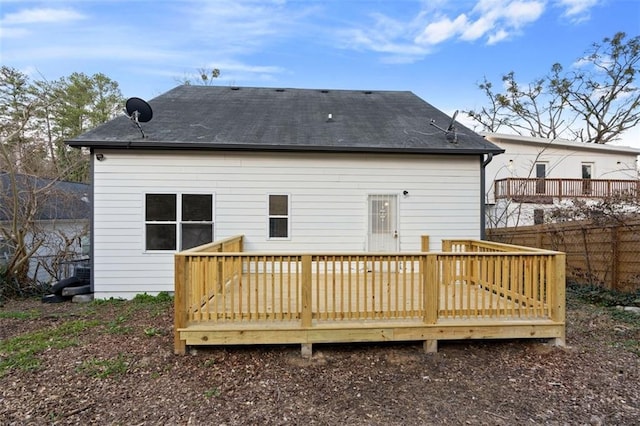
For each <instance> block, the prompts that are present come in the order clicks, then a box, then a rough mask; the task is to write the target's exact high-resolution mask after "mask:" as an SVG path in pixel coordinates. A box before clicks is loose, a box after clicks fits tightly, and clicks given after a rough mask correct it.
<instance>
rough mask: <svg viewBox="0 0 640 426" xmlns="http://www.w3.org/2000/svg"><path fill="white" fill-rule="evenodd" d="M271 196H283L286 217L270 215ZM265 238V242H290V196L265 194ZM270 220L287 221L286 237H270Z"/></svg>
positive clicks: (280, 193)
mask: <svg viewBox="0 0 640 426" xmlns="http://www.w3.org/2000/svg"><path fill="white" fill-rule="evenodd" d="M271 196H285V197H287V214H286V215H276V214H274V215H272V214H271V211H270V208H271ZM266 211H267V215H266V216H267V221H266V237H267V241H288V240H291V194H289V193H285V192H270V193H268V194H267V200H266ZM271 219H286V220H287V236H286V237H272V236H271Z"/></svg>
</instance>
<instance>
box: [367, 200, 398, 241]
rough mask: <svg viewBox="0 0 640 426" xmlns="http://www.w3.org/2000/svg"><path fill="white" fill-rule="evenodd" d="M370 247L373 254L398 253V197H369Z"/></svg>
mask: <svg viewBox="0 0 640 426" xmlns="http://www.w3.org/2000/svg"><path fill="white" fill-rule="evenodd" d="M368 205H369V207H368V210H369V214H368V216H369V235H368V247H369V251H372V252H395V251H398V196H397V195H396V194H376V195H369V200H368Z"/></svg>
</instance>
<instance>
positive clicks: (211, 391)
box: [204, 388, 220, 398]
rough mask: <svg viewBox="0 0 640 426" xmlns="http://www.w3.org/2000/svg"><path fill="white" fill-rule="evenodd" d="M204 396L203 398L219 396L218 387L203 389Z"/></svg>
mask: <svg viewBox="0 0 640 426" xmlns="http://www.w3.org/2000/svg"><path fill="white" fill-rule="evenodd" d="M204 396H205V398H215V397H218V396H220V389H218V388H211V389H207V390H206V391H204Z"/></svg>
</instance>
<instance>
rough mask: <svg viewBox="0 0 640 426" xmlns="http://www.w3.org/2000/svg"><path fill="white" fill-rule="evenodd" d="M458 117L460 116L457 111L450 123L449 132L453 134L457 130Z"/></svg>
mask: <svg viewBox="0 0 640 426" xmlns="http://www.w3.org/2000/svg"><path fill="white" fill-rule="evenodd" d="M457 116H458V110H456V112H454V113H453V116H452V117H451V121H450V122H449V127H447V132H451V131H454V130H455V124H456V117H457Z"/></svg>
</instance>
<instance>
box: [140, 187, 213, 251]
mask: <svg viewBox="0 0 640 426" xmlns="http://www.w3.org/2000/svg"><path fill="white" fill-rule="evenodd" d="M211 241H213V195H211V194H146V195H145V250H148V251H157V250H186V249H189V248H192V247H196V246H199V245H202V244H205V243H209V242H211ZM178 243H179V244H178Z"/></svg>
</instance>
